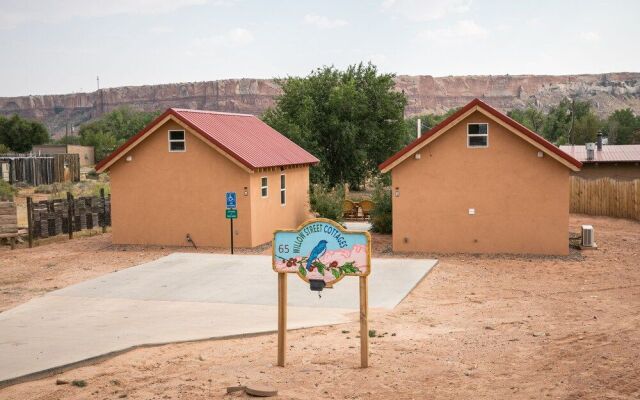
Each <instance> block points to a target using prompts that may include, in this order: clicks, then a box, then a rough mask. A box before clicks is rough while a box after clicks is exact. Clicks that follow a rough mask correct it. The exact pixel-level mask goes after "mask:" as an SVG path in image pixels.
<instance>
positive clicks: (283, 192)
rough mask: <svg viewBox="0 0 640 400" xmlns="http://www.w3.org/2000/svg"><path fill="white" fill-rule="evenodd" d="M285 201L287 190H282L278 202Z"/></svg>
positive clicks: (282, 202)
mask: <svg viewBox="0 0 640 400" xmlns="http://www.w3.org/2000/svg"><path fill="white" fill-rule="evenodd" d="M286 202H287V192H286V191H284V190H281V191H280V204H285V203H286Z"/></svg>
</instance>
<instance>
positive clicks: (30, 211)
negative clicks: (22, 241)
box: [27, 197, 33, 248]
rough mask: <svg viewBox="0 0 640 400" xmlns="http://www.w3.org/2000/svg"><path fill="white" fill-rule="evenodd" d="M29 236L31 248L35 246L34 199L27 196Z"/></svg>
mask: <svg viewBox="0 0 640 400" xmlns="http://www.w3.org/2000/svg"><path fill="white" fill-rule="evenodd" d="M27 237H28V239H29V248H32V247H33V200H32V199H31V197H27Z"/></svg>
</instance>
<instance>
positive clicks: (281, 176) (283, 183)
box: [280, 175, 286, 189]
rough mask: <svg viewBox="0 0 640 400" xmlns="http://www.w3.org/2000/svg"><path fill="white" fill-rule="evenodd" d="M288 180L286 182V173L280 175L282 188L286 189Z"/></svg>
mask: <svg viewBox="0 0 640 400" xmlns="http://www.w3.org/2000/svg"><path fill="white" fill-rule="evenodd" d="M285 185H286V182H285V178H284V175H280V189H285V188H286V186H285Z"/></svg>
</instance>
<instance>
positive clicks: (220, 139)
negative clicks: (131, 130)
mask: <svg viewBox="0 0 640 400" xmlns="http://www.w3.org/2000/svg"><path fill="white" fill-rule="evenodd" d="M173 111H175V112H176V113H177V114H178V115H179V116H180V117H182V118H183V119H184V120H186V121H187V122H189V123H191V124H192V125H193V126H194V127H195V128H197V129H198V130H199V131H200V133H203V134H205V135H207V136H209V138H211V139H213V141H214V143H216V144H219V145H220V146H221V147H222V148H223V149H224V150H226V151H228V152H229V153H230V154H231V155H232V156H234V157H237V158H238V159H239V161H241V162H243V164H245V165H247V166H250V167H251V168H266V167H279V166H287V165H298V164H315V163H317V162H318V159H317V158H316V157H314V156H313V155H311V154H309V153H308V152H307V151H306V150H304V149H303V148H302V147H300V146H298V145H297V144H295V143H293V142H292V141H291V140H289V139H288V138H287V137H285V136H284V135H282V134H281V133H279V132H278V131H276V130H275V129H273V128H271V127H270V126H269V125H267V124H265V123H264V122H262V121H261V120H260V119H258V118H257V117H256V116H254V115H248V114H231V113H218V112H212V111H200V110H185V109H173Z"/></svg>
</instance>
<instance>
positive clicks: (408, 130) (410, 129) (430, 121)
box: [403, 108, 460, 145]
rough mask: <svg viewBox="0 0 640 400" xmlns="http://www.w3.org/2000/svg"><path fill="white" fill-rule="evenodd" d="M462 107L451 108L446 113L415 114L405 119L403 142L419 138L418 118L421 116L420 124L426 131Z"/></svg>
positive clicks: (423, 130) (422, 129) (406, 142)
mask: <svg viewBox="0 0 640 400" xmlns="http://www.w3.org/2000/svg"><path fill="white" fill-rule="evenodd" d="M459 109H460V108H451V109H449V111H447V112H446V113H444V114H422V115H414V116H413V117H409V118H407V119H405V120H404V132H405V135H404V140H403V144H405V145H406V144H408V143H410V142H411V141H413V140H414V139H416V138H417V135H418V132H417V124H418V118H420V125H421V131H422V133H426V132H427V131H429V130H430V129H432V128H433V127H434V126H436V125H438V124H439V123H440V122H442V121H444V120H445V119H447V118H449V117H450V116H451V115H453V114H454V113H456V112H457V111H458V110H459Z"/></svg>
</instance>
